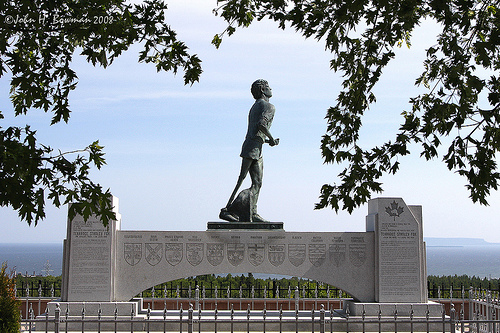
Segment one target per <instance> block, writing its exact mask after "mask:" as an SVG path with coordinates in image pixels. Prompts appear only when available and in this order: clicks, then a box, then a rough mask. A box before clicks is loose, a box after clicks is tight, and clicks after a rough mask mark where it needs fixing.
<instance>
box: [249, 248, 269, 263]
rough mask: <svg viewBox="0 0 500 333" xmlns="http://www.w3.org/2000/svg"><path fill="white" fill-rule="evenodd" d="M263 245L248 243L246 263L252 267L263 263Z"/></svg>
mask: <svg viewBox="0 0 500 333" xmlns="http://www.w3.org/2000/svg"><path fill="white" fill-rule="evenodd" d="M264 249H265V245H264V244H258V243H249V244H248V261H250V263H251V264H252V265H254V266H259V265H260V264H262V262H263V261H264V256H265V253H264Z"/></svg>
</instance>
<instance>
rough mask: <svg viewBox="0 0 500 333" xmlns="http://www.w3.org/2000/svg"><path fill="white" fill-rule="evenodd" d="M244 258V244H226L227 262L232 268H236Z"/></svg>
mask: <svg viewBox="0 0 500 333" xmlns="http://www.w3.org/2000/svg"><path fill="white" fill-rule="evenodd" d="M243 258H245V244H240V243H228V244H227V260H228V261H229V262H230V263H231V265H233V266H238V265H239V264H241V262H242V261H243Z"/></svg>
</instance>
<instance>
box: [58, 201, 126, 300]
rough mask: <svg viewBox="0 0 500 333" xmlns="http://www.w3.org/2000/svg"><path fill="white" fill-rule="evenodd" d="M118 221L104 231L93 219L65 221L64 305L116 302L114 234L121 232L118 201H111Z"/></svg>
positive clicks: (62, 295) (78, 217)
mask: <svg viewBox="0 0 500 333" xmlns="http://www.w3.org/2000/svg"><path fill="white" fill-rule="evenodd" d="M111 200H112V204H113V207H114V208H113V210H114V212H115V213H116V215H117V221H110V222H109V224H108V225H107V226H106V227H105V226H104V225H103V224H102V222H101V221H100V220H98V219H96V218H95V217H93V216H92V217H90V218H89V219H88V220H87V221H84V219H83V217H82V216H79V215H77V216H76V217H75V218H74V219H72V220H70V219H68V227H67V237H66V240H65V241H64V251H63V281H62V288H61V289H62V290H61V299H62V300H63V301H96V302H98V301H110V300H113V299H114V298H115V296H114V295H115V291H114V287H115V269H116V255H115V247H116V233H117V231H118V230H119V229H120V220H121V219H120V214H118V198H116V197H112V198H111Z"/></svg>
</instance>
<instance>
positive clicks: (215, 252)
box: [207, 243, 224, 266]
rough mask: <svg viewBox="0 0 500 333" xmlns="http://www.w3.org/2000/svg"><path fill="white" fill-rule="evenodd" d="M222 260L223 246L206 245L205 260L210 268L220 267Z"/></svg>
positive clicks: (217, 244)
mask: <svg viewBox="0 0 500 333" xmlns="http://www.w3.org/2000/svg"><path fill="white" fill-rule="evenodd" d="M222 259H224V244H220V243H208V244H207V260H208V262H209V263H210V264H211V265H212V266H217V265H220V263H221V262H222Z"/></svg>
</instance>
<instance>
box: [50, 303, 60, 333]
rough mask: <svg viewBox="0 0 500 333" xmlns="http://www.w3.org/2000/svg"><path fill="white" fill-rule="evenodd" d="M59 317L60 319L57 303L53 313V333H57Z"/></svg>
mask: <svg viewBox="0 0 500 333" xmlns="http://www.w3.org/2000/svg"><path fill="white" fill-rule="evenodd" d="M47 312H48V311H47ZM60 317H61V308H60V307H59V303H57V304H56V309H55V311H54V333H59V321H60Z"/></svg>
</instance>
